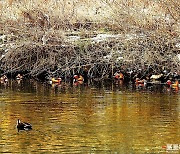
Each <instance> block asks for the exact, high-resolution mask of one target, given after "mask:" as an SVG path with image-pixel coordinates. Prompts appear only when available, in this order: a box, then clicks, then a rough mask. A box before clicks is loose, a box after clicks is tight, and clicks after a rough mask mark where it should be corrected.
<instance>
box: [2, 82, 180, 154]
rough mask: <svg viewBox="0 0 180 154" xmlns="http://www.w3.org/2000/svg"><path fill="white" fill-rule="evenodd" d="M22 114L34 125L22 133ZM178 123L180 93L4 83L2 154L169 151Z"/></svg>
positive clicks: (178, 139) (179, 132) (178, 140)
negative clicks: (20, 128)
mask: <svg viewBox="0 0 180 154" xmlns="http://www.w3.org/2000/svg"><path fill="white" fill-rule="evenodd" d="M18 118H19V119H21V120H22V121H25V122H30V123H31V124H32V126H33V129H32V130H31V131H19V132H18V131H17V129H16V121H17V119H18ZM179 126H180V92H174V91H171V90H167V91H166V90H163V91H161V92H159V91H152V90H143V89H140V90H137V89H132V88H123V87H114V85H110V86H107V87H104V86H102V85H101V86H100V87H98V86H83V85H82V86H78V87H72V86H66V85H61V86H59V87H52V86H50V85H47V84H43V83H38V82H35V81H31V80H30V81H23V82H21V83H20V84H17V83H16V81H11V82H9V83H8V84H7V85H4V84H1V85H0V153H53V152H55V153H115V154H116V153H120V154H123V153H128V154H129V153H167V151H166V149H165V146H166V145H167V144H180V127H179ZM176 152H179V151H176Z"/></svg>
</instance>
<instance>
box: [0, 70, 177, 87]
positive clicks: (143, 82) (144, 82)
mask: <svg viewBox="0 0 180 154" xmlns="http://www.w3.org/2000/svg"><path fill="white" fill-rule="evenodd" d="M162 77H163V74H158V75H151V76H150V77H146V78H143V79H141V78H139V77H136V78H135V79H133V81H134V83H135V85H136V86H137V87H146V86H148V85H149V84H151V85H157V84H163V85H167V86H168V87H170V88H173V89H179V88H180V84H179V81H178V79H175V80H172V79H167V80H166V81H165V82H162V81H161V78H162ZM22 79H23V76H22V75H21V74H17V76H16V80H17V81H21V80H22ZM125 79H126V76H125V75H124V74H123V73H122V72H120V71H117V72H116V73H115V74H114V76H113V80H114V81H115V83H117V84H119V83H120V84H121V83H123V81H124V80H125ZM0 82H1V83H7V82H8V78H7V76H6V75H3V76H1V78H0ZM62 82H63V80H62V78H61V77H57V78H55V77H51V78H49V80H48V83H49V84H51V85H61V83H62ZM87 82H88V77H87V74H85V75H81V74H75V75H74V76H73V85H75V86H77V85H79V84H83V83H87Z"/></svg>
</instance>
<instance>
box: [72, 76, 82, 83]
mask: <svg viewBox="0 0 180 154" xmlns="http://www.w3.org/2000/svg"><path fill="white" fill-rule="evenodd" d="M77 81H84V78H83V76H82V75H74V82H77Z"/></svg>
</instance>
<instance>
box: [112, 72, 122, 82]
mask: <svg viewBox="0 0 180 154" xmlns="http://www.w3.org/2000/svg"><path fill="white" fill-rule="evenodd" d="M114 78H115V79H116V80H123V79H124V75H123V73H121V72H116V73H115V74H114Z"/></svg>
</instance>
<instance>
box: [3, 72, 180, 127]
mask: <svg viewBox="0 0 180 154" xmlns="http://www.w3.org/2000/svg"><path fill="white" fill-rule="evenodd" d="M162 76H163V74H158V75H151V76H150V77H149V78H145V79H140V78H138V77H136V78H135V81H134V83H135V85H136V86H137V87H145V86H147V85H148V84H164V85H167V86H168V87H169V88H172V89H176V90H179V88H180V84H179V81H178V79H176V80H173V81H174V82H173V81H172V80H170V79H167V81H166V82H165V83H161V80H159V79H160V78H162ZM22 79H23V76H22V75H21V74H18V75H17V76H16V80H22ZM113 79H114V81H115V82H116V83H118V84H119V83H122V81H124V79H125V76H124V74H123V73H122V72H120V71H118V72H116V73H115V74H114V76H113ZM0 81H1V83H6V82H8V78H7V76H6V75H3V76H1V78H0ZM86 82H87V76H86V75H85V76H83V75H81V74H78V75H74V76H73V84H74V85H78V84H83V83H86ZM49 83H50V84H57V85H60V84H61V83H62V78H60V77H58V78H55V77H52V78H50V79H49ZM16 127H17V129H18V131H19V130H31V129H32V125H31V124H30V123H27V122H21V121H20V120H19V119H18V120H17V125H16Z"/></svg>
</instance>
